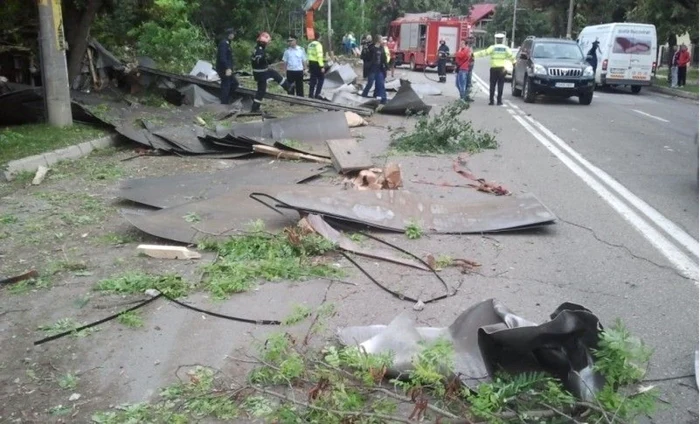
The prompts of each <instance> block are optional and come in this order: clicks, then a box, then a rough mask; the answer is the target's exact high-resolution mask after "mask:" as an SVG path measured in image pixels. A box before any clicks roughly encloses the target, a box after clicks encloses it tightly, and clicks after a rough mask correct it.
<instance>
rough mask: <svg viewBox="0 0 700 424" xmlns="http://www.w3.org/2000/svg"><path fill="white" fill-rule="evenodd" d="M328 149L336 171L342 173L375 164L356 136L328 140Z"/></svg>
mask: <svg viewBox="0 0 700 424" xmlns="http://www.w3.org/2000/svg"><path fill="white" fill-rule="evenodd" d="M326 143H327V144H328V150H329V151H330V156H331V160H332V162H333V166H334V167H335V169H336V171H338V172H339V173H341V174H347V173H350V172H356V171H360V170H364V169H368V168H371V167H372V166H373V164H372V159H370V158H369V156H368V155H367V153H366V152H365V151H364V149H363V148H362V147H361V146H360V143H358V142H357V140H355V139H354V138H346V139H340V140H328V141H326Z"/></svg>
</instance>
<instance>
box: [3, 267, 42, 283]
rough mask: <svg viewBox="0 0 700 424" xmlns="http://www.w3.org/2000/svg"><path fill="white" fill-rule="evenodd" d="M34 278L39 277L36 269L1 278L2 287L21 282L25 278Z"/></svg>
mask: <svg viewBox="0 0 700 424" xmlns="http://www.w3.org/2000/svg"><path fill="white" fill-rule="evenodd" d="M34 278H39V273H38V272H37V271H36V270H31V271H28V272H25V273H24V274H20V275H17V276H14V277H9V278H4V279H1V280H0V287H2V286H5V285H8V284H15V283H19V282H20V281H24V280H31V279H34Z"/></svg>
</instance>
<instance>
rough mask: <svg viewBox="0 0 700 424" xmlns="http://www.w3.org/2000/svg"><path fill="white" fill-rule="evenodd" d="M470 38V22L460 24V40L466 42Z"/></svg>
mask: <svg viewBox="0 0 700 424" xmlns="http://www.w3.org/2000/svg"><path fill="white" fill-rule="evenodd" d="M468 36H469V22H468V21H461V22H460V24H459V39H460V40H466V39H467V37H468Z"/></svg>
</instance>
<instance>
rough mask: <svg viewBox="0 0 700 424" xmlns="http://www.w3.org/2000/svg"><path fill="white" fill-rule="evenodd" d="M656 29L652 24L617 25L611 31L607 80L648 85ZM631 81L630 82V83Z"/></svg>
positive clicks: (652, 61)
mask: <svg viewBox="0 0 700 424" xmlns="http://www.w3.org/2000/svg"><path fill="white" fill-rule="evenodd" d="M655 39H656V31H655V29H654V27H653V26H649V25H643V26H642V25H640V26H619V27H616V31H614V32H613V40H612V51H611V52H610V61H609V64H608V77H607V79H608V80H612V81H610V83H612V84H614V80H616V79H620V80H625V82H626V83H627V84H631V85H635V84H634V83H635V82H638V83H639V85H648V84H649V83H650V81H651V73H652V66H653V65H652V64H653V63H654V53H655V49H654V47H655V45H656V42H655ZM630 82H631V83H630Z"/></svg>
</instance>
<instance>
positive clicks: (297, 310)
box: [282, 305, 313, 325]
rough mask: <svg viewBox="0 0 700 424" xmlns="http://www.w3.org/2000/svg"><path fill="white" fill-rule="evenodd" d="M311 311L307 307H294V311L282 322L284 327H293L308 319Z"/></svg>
mask: <svg viewBox="0 0 700 424" xmlns="http://www.w3.org/2000/svg"><path fill="white" fill-rule="evenodd" d="M312 313H313V311H312V310H311V308H309V307H308V306H303V305H295V306H294V310H293V311H292V313H291V314H289V316H287V317H286V318H285V319H284V320H282V324H284V325H294V324H298V323H300V322H302V321H303V320H305V319H306V318H308V317H310V316H311V314H312Z"/></svg>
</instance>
